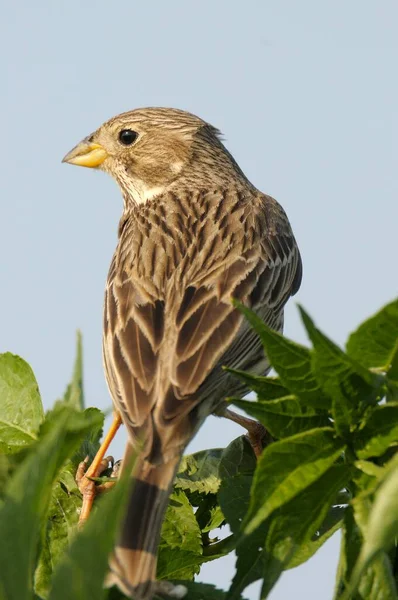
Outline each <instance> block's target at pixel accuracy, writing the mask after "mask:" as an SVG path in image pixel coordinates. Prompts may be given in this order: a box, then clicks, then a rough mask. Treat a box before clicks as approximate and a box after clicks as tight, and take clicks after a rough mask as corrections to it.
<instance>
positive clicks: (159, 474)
mask: <svg viewBox="0 0 398 600" xmlns="http://www.w3.org/2000/svg"><path fill="white" fill-rule="evenodd" d="M128 451H129V450H128ZM128 451H127V452H128ZM126 462H127V461H126ZM179 462H180V457H179V456H176V457H174V458H173V459H171V460H170V461H169V462H167V463H165V464H159V465H154V464H151V463H149V462H148V461H146V460H140V459H139V458H138V460H137V462H136V464H135V466H134V471H133V476H134V483H133V487H132V491H131V494H130V498H129V501H128V506H127V511H126V516H125V518H124V521H123V522H122V527H121V531H120V536H119V539H118V541H117V543H116V547H115V549H114V552H113V554H112V556H111V558H110V562H109V566H110V570H111V573H110V576H109V577H108V580H107V585H113V584H116V585H118V586H119V588H120V589H121V590H122V591H123V593H124V594H126V595H128V596H133V597H134V598H136V599H137V600H147V599H149V598H151V597H152V593H153V591H152V590H153V589H154V584H155V580H156V562H157V560H156V556H157V550H158V545H159V540H160V532H161V527H162V522H163V518H164V514H165V511H166V508H167V504H168V500H169V496H170V492H171V487H172V485H173V481H174V477H175V474H176V471H177V468H178V464H179Z"/></svg>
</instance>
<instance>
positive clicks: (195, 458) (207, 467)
mask: <svg viewBox="0 0 398 600" xmlns="http://www.w3.org/2000/svg"><path fill="white" fill-rule="evenodd" d="M221 454H222V449H221V448H212V449H211V450H201V451H200V452H196V453H195V454H190V455H188V456H183V458H182V460H181V464H180V467H179V469H178V473H177V477H176V481H175V487H176V488H180V489H182V490H186V491H190V492H200V493H205V494H216V493H217V490H218V488H219V485H220V478H219V476H218V467H219V463H220V459H221Z"/></svg>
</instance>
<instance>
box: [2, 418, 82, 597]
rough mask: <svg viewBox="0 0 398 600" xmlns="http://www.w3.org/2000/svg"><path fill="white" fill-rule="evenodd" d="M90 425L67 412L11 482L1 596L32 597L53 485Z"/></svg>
mask: <svg viewBox="0 0 398 600" xmlns="http://www.w3.org/2000/svg"><path fill="white" fill-rule="evenodd" d="M93 424H94V423H93V421H92V420H88V419H87V418H85V416H84V414H81V413H76V412H74V411H72V410H71V409H68V410H66V409H65V410H64V411H63V413H62V414H60V415H59V418H58V421H57V423H55V424H53V425H52V426H51V427H49V428H47V429H46V434H45V435H44V437H43V438H42V439H40V441H39V442H38V443H37V444H36V445H35V448H34V451H32V452H30V453H29V454H28V456H27V457H26V459H25V460H24V461H23V463H22V464H21V465H20V466H19V467H18V469H17V470H16V471H15V473H14V475H13V477H12V479H11V480H10V482H9V484H8V486H7V489H6V497H5V502H4V505H3V507H2V509H1V514H0V538H1V539H2V540H7V544H3V545H2V546H0V563H1V565H2V569H1V576H0V577H1V579H0V597H2V595H3V597H5V598H7V600H28V599H30V598H31V595H32V590H31V589H30V585H29V584H30V582H31V581H33V570H34V567H35V558H36V554H37V549H38V543H39V537H40V531H41V530H42V527H43V523H44V518H45V515H46V512H47V508H48V504H49V500H50V495H51V488H52V485H53V482H54V480H55V477H56V475H57V472H58V470H59V469H60V467H61V466H62V464H63V463H64V462H65V460H66V459H67V457H68V455H70V454H71V453H73V451H74V450H75V448H76V446H77V445H78V444H79V443H80V441H81V439H82V438H83V436H84V434H85V433H86V431H87V429H89V428H91V427H92V426H93ZM16 557H17V560H16Z"/></svg>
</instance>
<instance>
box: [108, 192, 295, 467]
mask: <svg viewBox="0 0 398 600" xmlns="http://www.w3.org/2000/svg"><path fill="white" fill-rule="evenodd" d="M136 211H137V213H139V214H138V215H137V214H133V215H132V216H131V218H130V219H125V220H124V222H123V228H122V229H121V239H120V242H119V248H118V249H117V252H116V254H115V259H114V261H113V262H112V265H111V269H110V272H109V277H108V287H107V292H106V297H105V323H104V363H105V369H106V373H107V380H108V385H109V388H110V391H111V394H112V397H113V399H114V402H115V404H116V406H117V408H118V409H119V410H120V412H121V413H122V415H123V418H124V421H125V422H126V424H127V426H128V429H129V433H130V436H131V437H132V440H133V441H134V440H135V439H136V438H137V436H143V437H144V439H145V442H146V445H147V453H148V456H150V457H151V460H153V461H161V460H164V459H165V456H167V455H169V454H170V453H172V452H175V451H180V449H181V447H183V446H184V445H185V444H186V442H187V440H188V439H189V438H190V437H191V435H192V432H193V431H194V430H195V428H197V426H198V422H197V419H198V418H199V417H197V418H196V421H195V418H194V417H193V415H194V414H196V413H195V408H196V407H197V406H198V405H199V404H203V406H204V405H206V406H205V407H204V408H203V410H201V411H200V412H201V415H203V414H206V413H207V414H208V413H210V412H212V411H213V410H214V408H215V407H216V406H217V404H218V403H220V402H221V401H222V400H223V398H224V396H225V395H226V394H228V393H231V390H232V388H231V385H234V384H232V383H231V381H232V380H231V378H230V377H229V376H228V374H226V373H225V371H223V370H222V365H224V364H227V365H229V366H231V367H234V368H247V369H252V370H253V371H256V372H258V370H259V369H260V368H261V369H264V371H266V370H267V368H268V363H267V361H266V358H265V357H264V354H263V350H262V346H261V343H260V341H259V339H258V337H257V336H256V335H255V334H254V333H253V331H252V329H251V328H250V327H249V326H248V324H247V323H246V322H245V321H244V320H243V318H242V316H241V314H240V313H239V312H238V311H237V310H235V309H234V308H233V306H232V304H231V301H230V300H231V297H236V298H237V299H239V300H240V301H241V302H243V303H245V304H247V305H248V306H251V307H252V308H253V309H254V310H255V311H256V312H257V313H258V314H259V316H260V317H261V318H262V319H264V321H265V322H266V323H267V324H268V325H269V326H270V327H272V328H273V329H276V330H279V331H280V330H282V327H283V307H284V305H285V303H286V302H287V300H288V298H289V297H290V296H291V295H292V294H293V293H295V292H296V291H297V289H298V288H299V285H300V281H301V259H300V254H299V251H298V248H297V244H296V242H295V239H294V237H293V234H292V232H291V229H290V225H289V222H288V220H287V217H286V215H285V213H284V212H283V210H282V209H281V207H280V206H279V205H278V204H277V202H276V201H275V200H273V199H272V198H270V197H269V196H263V195H260V194H259V193H257V192H251V193H250V194H247V193H246V194H245V193H243V192H239V191H237V190H233V189H232V190H224V191H223V192H221V191H214V192H209V193H207V194H203V193H200V194H197V195H196V196H195V195H194V194H188V193H187V194H185V195H184V194H183V195H182V196H179V197H176V196H175V195H173V194H169V195H166V196H165V198H164V199H163V201H162V199H157V201H156V203H154V204H153V205H151V207H149V208H148V207H143V208H142V207H137V208H136ZM156 211H157V214H154V213H156ZM232 392H233V390H232ZM201 418H202V417H201ZM176 448H177V450H176ZM173 449H174V450H173Z"/></svg>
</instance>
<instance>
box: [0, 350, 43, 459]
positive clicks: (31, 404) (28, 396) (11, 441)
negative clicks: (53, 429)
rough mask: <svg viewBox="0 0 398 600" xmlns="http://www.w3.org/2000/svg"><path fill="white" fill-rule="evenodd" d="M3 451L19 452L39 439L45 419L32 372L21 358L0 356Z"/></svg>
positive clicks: (1, 440) (0, 420) (0, 429)
mask: <svg viewBox="0 0 398 600" xmlns="http://www.w3.org/2000/svg"><path fill="white" fill-rule="evenodd" d="M0 398H1V417H0V452H1V453H4V454H9V453H13V452H18V451H19V450H20V449H21V448H23V447H26V446H27V445H29V444H31V443H32V442H34V441H35V440H36V439H37V432H38V430H39V426H40V423H41V422H42V420H43V418H44V412H43V405H42V402H41V398H40V392H39V387H38V385H37V381H36V378H35V376H34V374H33V371H32V369H31V368H30V366H29V365H28V363H27V362H25V361H24V360H23V359H22V358H20V357H19V356H15V355H14V354H11V353H10V352H7V353H6V354H0Z"/></svg>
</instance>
